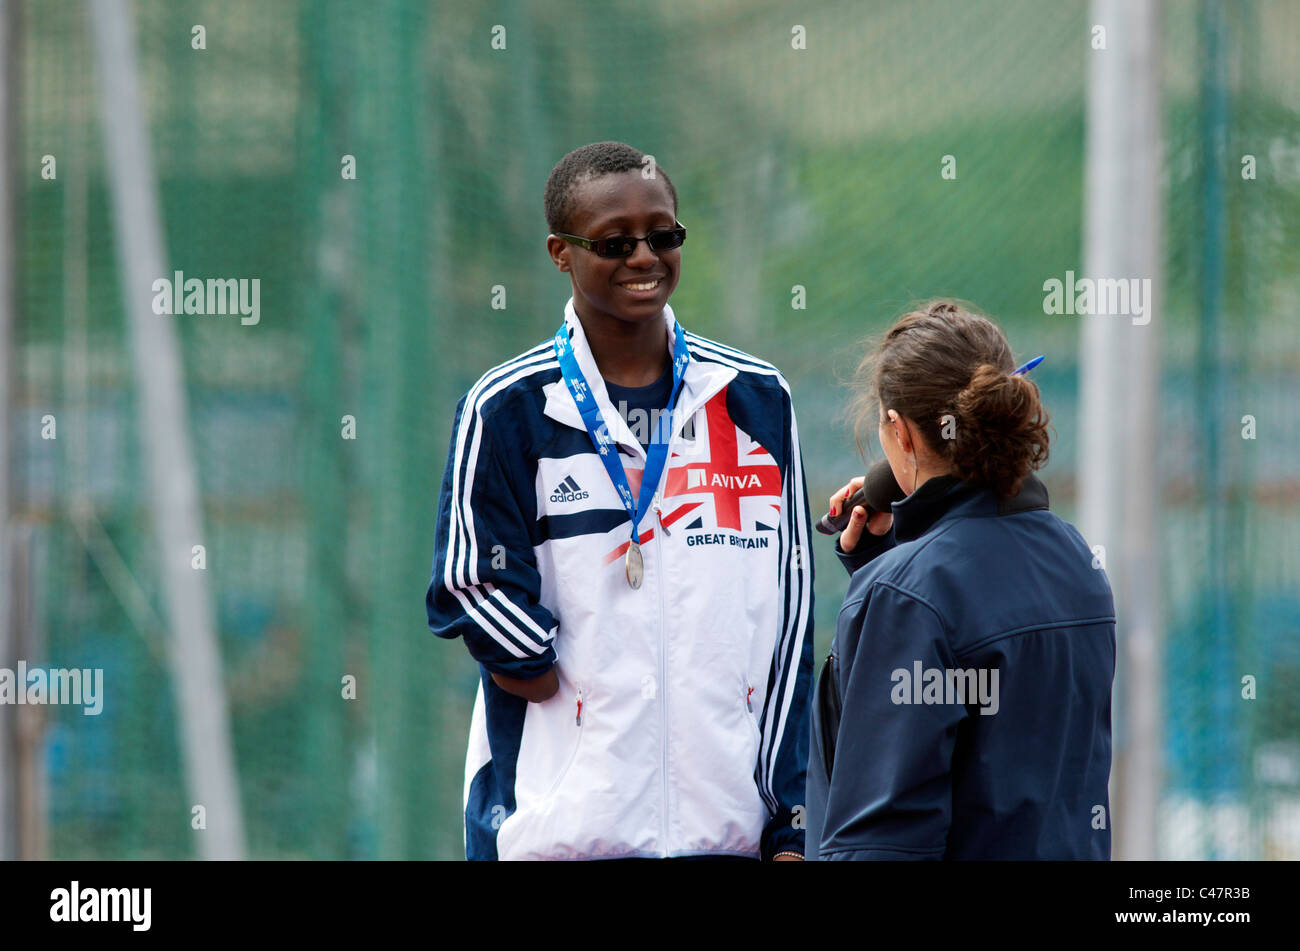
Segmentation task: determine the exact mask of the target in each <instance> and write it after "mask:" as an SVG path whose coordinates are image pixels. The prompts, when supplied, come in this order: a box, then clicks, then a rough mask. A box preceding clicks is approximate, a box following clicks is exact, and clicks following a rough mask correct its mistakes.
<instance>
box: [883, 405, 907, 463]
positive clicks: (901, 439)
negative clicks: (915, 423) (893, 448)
mask: <svg viewBox="0 0 1300 951" xmlns="http://www.w3.org/2000/svg"><path fill="white" fill-rule="evenodd" d="M888 416H889V423H890V428H892V429H893V430H894V439H895V440H896V444H897V446H898V448H899V449H901V450H903V452H904V453H906V454H908V455H911V453H912V431H911V430H910V429H909V428H908V427H907V426H905V425H903V417H902V416H900V415H899V413H898V410H896V409H891V410H889V411H888Z"/></svg>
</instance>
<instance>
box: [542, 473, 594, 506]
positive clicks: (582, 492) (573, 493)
mask: <svg viewBox="0 0 1300 951" xmlns="http://www.w3.org/2000/svg"><path fill="white" fill-rule="evenodd" d="M587 495H588V493H587V490H586V489H584V488H583V487H582V486H580V485H578V483H576V482H574V481H573V476H566V477H565V479H564V481H563V482H561V483H560V484H559V485H557V486H556V487H555V489H554V490H553V491H552V492H551V501H552V502H576V501H578V500H579V499H585V498H586V497H587Z"/></svg>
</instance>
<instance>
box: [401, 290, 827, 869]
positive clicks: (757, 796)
mask: <svg viewBox="0 0 1300 951" xmlns="http://www.w3.org/2000/svg"><path fill="white" fill-rule="evenodd" d="M663 317H664V322H665V331H666V332H667V334H668V341H669V347H670V348H671V347H672V346H673V339H674V336H673V328H674V321H675V318H674V316H673V313H672V309H671V308H668V307H665V308H664V314H663ZM565 321H566V324H567V326H568V329H569V333H570V339H571V342H572V345H573V349H574V353H575V355H576V357H577V360H578V364H579V366H580V367H581V369H582V371H583V374H584V375H585V376H586V378H587V381H588V384H589V385H590V387H591V390H592V393H593V394H594V396H595V398H596V400H597V401H598V403H599V405H600V408H601V410H602V413H603V415H604V418H605V420H606V423H607V425H608V427H609V430H610V433H611V435H612V436H613V438H614V440H615V442H616V444H617V445H618V447H619V453H620V458H621V459H622V461H623V466H624V469H625V471H627V474H628V480H629V482H630V484H631V488H632V491H633V494H634V495H635V494H637V493H638V492H639V489H640V474H641V470H642V469H643V468H644V465H645V451H644V450H643V448H642V447H641V444H640V443H639V442H638V440H637V439H636V438H635V437H634V435H633V433H632V432H631V430H630V429H629V428H628V426H627V423H626V421H625V420H623V418H622V417H621V416H620V415H619V414H618V412H617V411H616V410H615V409H614V408H613V407H612V406H611V405H610V402H609V398H608V395H607V392H606V389H605V385H604V381H603V380H602V379H601V376H600V373H599V371H598V370H597V368H596V364H595V360H594V359H593V357H592V355H591V350H590V348H589V347H588V345H587V341H586V337H585V335H584V334H583V330H582V325H581V323H580V322H579V321H578V318H577V316H576V314H575V313H574V310H573V302H572V300H570V301H569V303H568V305H567V307H566V309H565ZM686 340H687V345H688V346H689V348H690V351H691V361H690V363H689V364H688V365H687V370H686V375H685V378H684V380H683V383H682V388H681V393H680V395H679V398H678V412H677V414H676V416H675V418H674V427H673V437H672V441H671V443H670V455H669V459H668V462H667V464H666V468H665V472H664V474H663V476H662V478H661V481H660V488H659V491H658V493H657V494H656V497H655V499H656V500H655V506H654V510H653V511H651V512H650V513H648V514H647V515H646V517H645V519H644V520H643V521H642V522H641V532H642V539H641V548H642V553H643V556H644V561H645V577H644V581H643V583H642V585H641V587H640V589H637V590H633V589H632V588H631V587H630V586H629V585H628V583H627V580H626V578H625V576H624V568H623V554H624V552H625V551H626V548H627V544H628V540H629V537H630V535H631V519H630V518H629V516H628V514H627V512H626V510H625V509H624V508H623V505H622V503H621V502H620V500H619V497H618V494H617V492H616V490H615V488H614V486H613V484H612V483H611V481H610V478H609V475H608V473H607V472H606V471H605V468H604V466H603V465H602V464H601V461H600V457H599V456H598V455H597V454H596V452H595V450H594V448H593V446H592V444H591V440H590V438H589V436H588V434H587V431H586V429H585V428H584V426H583V423H582V420H581V417H580V416H579V414H578V410H577V407H576V406H575V405H574V403H573V398H572V396H571V395H570V393H569V391H568V389H567V388H566V386H565V383H564V381H563V380H562V379H561V377H560V370H559V364H558V363H557V361H556V359H555V354H554V351H553V349H552V343H551V341H550V340H549V339H548V340H547V341H546V342H545V343H543V344H540V345H538V346H536V347H534V348H533V349H531V350H529V351H527V352H525V353H523V354H521V355H520V356H519V357H517V358H515V359H513V360H510V361H508V362H506V363H503V364H501V365H500V366H498V367H496V368H494V369H492V370H490V371H488V372H487V373H485V374H484V375H483V377H482V378H481V379H480V380H479V381H478V382H477V383H476V384H475V385H474V386H473V387H472V388H471V389H470V391H469V392H468V393H467V394H466V395H465V396H464V397H463V398H462V399H461V401H460V403H459V405H458V406H457V409H456V419H455V425H454V430H453V433H452V438H451V446H450V450H449V453H448V460H447V468H446V470H445V473H444V476H443V484H442V494H441V500H440V505H439V514H438V527H437V537H436V540H435V545H434V563H433V576H432V579H431V582H430V584H429V588H428V591H427V594H426V599H425V601H426V611H427V615H428V622H429V627H430V629H431V630H432V631H433V632H434V633H435V634H437V635H438V636H440V637H446V638H455V637H461V638H463V639H464V641H465V643H466V646H467V647H468V648H469V650H470V653H471V654H472V655H473V657H474V658H475V659H476V660H477V661H478V662H479V664H480V669H481V679H480V685H479V691H478V696H477V698H476V700H475V704H474V713H473V718H472V723H471V727H470V738H469V750H468V754H467V757H466V764H465V844H466V855H467V857H468V858H471V859H496V858H500V859H585V858H613V857H630V856H652V857H660V856H685V855H701V854H733V855H749V856H754V857H759V856H762V857H764V858H768V857H770V856H771V855H773V854H774V853H775V852H778V851H782V850H787V849H790V850H795V851H798V852H802V851H803V830H802V814H803V805H802V803H803V795H804V772H805V764H806V760H807V748H808V735H807V734H808V719H807V718H808V703H809V697H810V693H811V683H812V608H813V593H812V587H813V567H812V548H811V545H810V540H809V531H810V524H809V517H808V504H807V498H806V495H805V487H804V473H803V465H802V461H801V457H800V454H799V441H798V432H797V428H796V425H795V417H794V411H793V409H792V406H791V401H790V390H789V386H788V385H787V383H786V381H785V379H784V378H783V377H782V376H781V374H780V373H779V372H778V371H777V370H776V368H775V367H773V366H772V365H771V364H768V363H764V362H763V361H761V360H757V359H755V358H753V357H751V356H748V355H746V354H744V353H742V352H740V351H738V350H734V349H731V348H730V347H725V346H722V345H721V344H717V343H714V342H712V341H709V340H706V339H704V338H702V337H698V336H696V335H694V334H690V333H687V334H686ZM688 420H689V421H690V422H691V423H692V426H686V425H685V424H686V423H687V421H688ZM692 435H693V437H694V438H693V439H690V438H687V437H689V436H692ZM553 664H555V665H558V674H559V680H560V689H559V692H558V693H557V694H556V695H555V696H554V697H552V698H551V699H549V700H547V701H545V702H543V703H528V702H526V701H524V700H522V699H520V698H518V697H515V696H513V695H511V694H508V693H506V692H505V691H503V690H501V689H500V688H499V687H497V686H496V684H495V682H494V681H493V680H492V679H491V677H490V673H491V672H497V673H501V674H504V675H507V676H511V677H525V678H531V677H534V676H537V675H540V674H542V673H544V672H545V671H546V670H547V669H549V668H550V667H551V666H552V665H553Z"/></svg>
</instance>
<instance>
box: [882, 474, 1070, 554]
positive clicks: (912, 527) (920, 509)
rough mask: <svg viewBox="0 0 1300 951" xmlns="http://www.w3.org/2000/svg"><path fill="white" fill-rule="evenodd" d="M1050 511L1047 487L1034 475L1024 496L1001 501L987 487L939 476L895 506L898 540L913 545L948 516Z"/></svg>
mask: <svg viewBox="0 0 1300 951" xmlns="http://www.w3.org/2000/svg"><path fill="white" fill-rule="evenodd" d="M1047 507H1048V499H1047V486H1045V485H1043V482H1042V480H1041V479H1039V478H1038V476H1036V475H1034V474H1033V473H1032V472H1031V473H1030V474H1029V475H1027V476H1026V477H1025V481H1024V483H1023V484H1022V485H1021V486H1020V492H1019V494H1017V495H1014V496H1012V497H1010V498H1007V499H999V498H998V496H997V495H996V494H995V493H994V492H993V490H992V489H990V488H988V487H987V486H980V485H971V484H970V483H969V482H963V481H962V480H961V479H959V478H957V477H956V476H952V475H945V476H935V477H934V478H933V479H927V480H926V482H925V484H924V485H922V486H921V487H920V488H919V489H917V490H916V491H915V492H913V493H912V494H911V495H909V496H908V497H907V498H905V499H903V500H902V501H900V502H895V503H894V504H893V511H894V538H895V539H897V540H898V541H900V542H902V541H911V540H912V539H913V538H919V537H920V536H922V535H924V534H925V533H926V532H927V531H929V530H930V528H931V526H933V525H934V523H935V522H937V521H939V519H941V518H943V517H944V516H945V515H949V514H952V515H953V516H977V517H978V516H990V515H1015V514H1017V513H1019V512H1029V511H1033V510H1034V509H1046V508H1047Z"/></svg>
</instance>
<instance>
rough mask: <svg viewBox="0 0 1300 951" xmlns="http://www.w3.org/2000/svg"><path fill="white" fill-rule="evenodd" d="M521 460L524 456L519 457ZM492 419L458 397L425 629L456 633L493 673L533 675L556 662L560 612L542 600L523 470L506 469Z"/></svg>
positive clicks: (448, 635) (449, 635) (442, 634)
mask: <svg viewBox="0 0 1300 951" xmlns="http://www.w3.org/2000/svg"><path fill="white" fill-rule="evenodd" d="M515 464H518V460H517V459H516V461H515ZM507 465H508V463H507V462H506V461H504V460H503V457H502V453H501V452H500V451H499V449H498V447H497V446H496V445H495V440H494V436H493V431H492V427H491V426H489V425H488V424H487V422H486V421H485V420H484V419H482V418H481V416H480V415H479V414H478V413H476V412H473V411H467V410H466V406H465V400H464V399H463V398H462V399H461V401H460V404H459V405H458V406H457V407H456V423H455V425H454V426H453V427H452V436H451V446H450V448H449V450H448V453H447V468H446V469H445V470H444V472H443V477H442V493H441V496H440V498H439V502H438V529H437V536H436V539H435V542H434V554H433V576H432V578H431V579H430V581H429V587H428V590H427V591H426V593H425V611H426V613H427V615H428V622H429V630H431V631H433V633H434V634H436V635H438V636H439V637H445V638H455V637H460V638H463V639H464V641H465V646H466V647H468V648H469V652H470V654H471V655H472V656H473V657H474V659H475V660H477V661H478V662H479V663H480V664H482V665H483V666H484V667H486V668H487V669H488V670H489V671H491V672H493V673H498V674H502V675H504V676H507V677H517V678H521V679H525V680H528V679H532V678H534V677H538V676H540V675H542V674H544V673H546V671H548V670H549V669H550V668H551V667H552V666H553V665H554V663H555V647H554V642H555V634H556V629H557V625H556V621H555V618H554V617H553V616H552V615H551V613H550V612H549V611H548V610H547V609H546V608H545V607H543V606H542V605H541V604H540V603H539V597H540V593H541V576H540V575H539V574H538V571H537V564H536V559H535V557H534V555H533V547H532V542H531V540H530V536H529V531H528V528H529V519H530V514H529V513H530V511H531V506H530V502H531V500H527V501H525V500H524V499H523V498H522V497H521V496H522V493H524V492H531V491H532V489H531V484H527V485H526V484H525V478H526V474H524V473H521V472H515V473H513V474H511V473H510V472H509V471H508V470H507Z"/></svg>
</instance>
